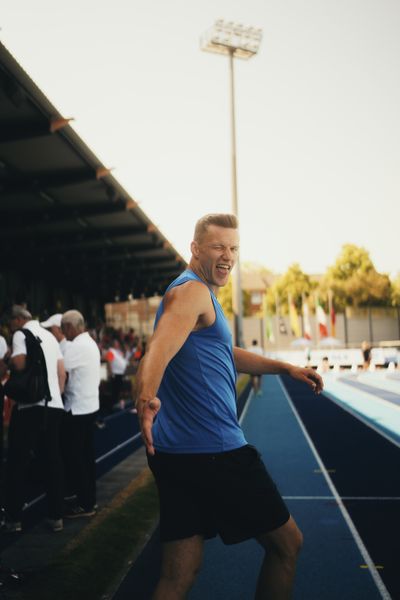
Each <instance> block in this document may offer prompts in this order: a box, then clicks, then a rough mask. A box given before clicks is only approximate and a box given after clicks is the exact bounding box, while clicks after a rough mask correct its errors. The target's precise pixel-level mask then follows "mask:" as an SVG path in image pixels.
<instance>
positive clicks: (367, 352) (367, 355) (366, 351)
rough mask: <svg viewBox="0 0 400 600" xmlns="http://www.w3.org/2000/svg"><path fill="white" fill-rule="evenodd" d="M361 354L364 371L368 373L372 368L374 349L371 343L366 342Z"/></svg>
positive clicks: (363, 344)
mask: <svg viewBox="0 0 400 600" xmlns="http://www.w3.org/2000/svg"><path fill="white" fill-rule="evenodd" d="M361 352H362V355H363V361H364V362H363V369H364V371H368V369H369V368H370V366H371V352H372V348H371V344H370V343H369V342H366V341H364V342H363V343H362V344H361Z"/></svg>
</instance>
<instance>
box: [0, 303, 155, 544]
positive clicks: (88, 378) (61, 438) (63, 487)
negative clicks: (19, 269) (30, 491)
mask: <svg viewBox="0 0 400 600" xmlns="http://www.w3.org/2000/svg"><path fill="white" fill-rule="evenodd" d="M1 327H2V329H1V331H0V415H1V417H0V419H1V422H0V433H1V440H0V452H1V456H0V465H1V467H0V468H1V473H0V476H1V484H2V485H1V490H2V492H1V497H0V506H1V507H2V528H3V530H4V531H7V532H20V531H22V528H23V506H24V504H25V502H26V500H27V498H26V492H27V490H26V480H27V477H26V475H27V472H28V468H30V467H32V465H34V466H35V471H36V472H38V473H40V476H41V481H42V484H43V485H44V488H45V492H46V500H47V517H48V518H47V523H48V525H49V528H50V530H52V531H55V532H56V531H60V530H62V529H63V527H64V518H77V517H91V516H93V515H94V514H95V513H96V510H97V503H96V475H95V457H94V432H95V428H96V426H97V427H100V428H102V427H104V426H105V420H104V418H105V416H106V415H107V414H109V413H111V412H112V411H113V410H115V409H120V408H122V407H124V404H125V401H126V399H127V398H131V395H132V383H133V376H134V374H135V372H136V370H137V366H138V363H139V361H140V358H141V357H142V355H143V354H144V351H145V340H144V339H141V338H139V337H138V336H137V335H136V334H135V331H134V330H133V329H130V330H129V331H128V332H127V333H124V332H123V331H122V330H115V329H113V328H110V327H105V326H104V325H103V324H99V325H98V326H97V327H94V328H92V329H87V327H86V324H85V319H84V316H83V315H82V314H81V313H80V312H79V311H77V310H68V311H67V312H65V313H63V314H61V313H57V314H53V315H51V316H50V317H49V318H47V319H46V320H44V321H39V320H37V319H34V318H33V317H32V314H31V313H30V312H29V310H28V309H27V308H26V306H24V305H14V306H13V307H12V308H11V310H10V311H9V313H8V314H7V315H3V318H2V325H1ZM32 334H33V335H32ZM32 340H33V341H32ZM35 340H39V342H40V343H39V346H40V348H41V352H42V354H41V355H40V356H41V357H42V359H43V365H42V367H43V373H44V374H43V375H42V378H43V379H45V390H46V391H47V392H46V393H44V394H43V397H40V398H39V401H34V402H33V401H32V400H31V398H30V397H28V392H26V394H24V388H22V396H21V394H18V399H16V398H17V394H16V392H15V383H14V387H13V385H12V383H13V382H14V380H15V381H17V383H18V382H19V383H18V385H20V386H21V381H22V379H21V376H20V377H19V379H18V377H17V376H18V374H19V375H21V374H23V373H27V372H28V371H29V368H33V367H32V366H31V363H33V361H34V360H37V356H36V354H35V353H34V346H35V343H37V342H35ZM32 343H33V346H32ZM102 362H103V363H104V364H106V372H107V378H106V379H105V380H104V379H102V377H101V363H102ZM29 385H30V388H32V382H31V383H30V384H29ZM8 390H11V393H10V392H9V391H8ZM13 390H14V392H15V398H13V397H12V392H13ZM29 393H30V392H29ZM40 393H41V392H39V394H40ZM24 395H25V396H26V397H24ZM132 410H134V409H132ZM4 429H5V430H6V432H7V435H6V436H4V438H6V443H5V442H4V440H3V430H4ZM4 456H5V458H6V460H4ZM31 470H32V469H31Z"/></svg>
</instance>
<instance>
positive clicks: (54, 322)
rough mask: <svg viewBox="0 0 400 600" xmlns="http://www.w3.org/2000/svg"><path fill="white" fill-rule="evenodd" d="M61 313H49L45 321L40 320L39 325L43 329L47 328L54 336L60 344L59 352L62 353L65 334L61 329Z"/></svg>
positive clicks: (64, 344)
mask: <svg viewBox="0 0 400 600" xmlns="http://www.w3.org/2000/svg"><path fill="white" fill-rule="evenodd" d="M61 318H62V314H61V313H56V314H55V315H51V317H49V318H48V319H47V320H46V321H41V323H40V324H41V326H42V327H44V328H45V329H48V330H49V331H50V332H51V333H52V334H53V335H54V337H55V338H56V340H57V342H58V343H59V344H60V348H61V352H62V353H64V349H65V346H66V343H67V342H66V339H65V335H64V334H63V332H62V330H61Z"/></svg>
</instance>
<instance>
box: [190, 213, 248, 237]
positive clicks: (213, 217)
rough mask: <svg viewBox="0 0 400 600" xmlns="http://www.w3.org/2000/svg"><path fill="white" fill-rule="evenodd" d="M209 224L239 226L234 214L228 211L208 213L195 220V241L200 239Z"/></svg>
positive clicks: (232, 227) (235, 227)
mask: <svg viewBox="0 0 400 600" xmlns="http://www.w3.org/2000/svg"><path fill="white" fill-rule="evenodd" d="M210 225H217V226H218V227H226V228H227V229H238V227H239V223H238V219H237V217H236V216H235V215H230V214H228V213H211V214H209V215H204V217H201V219H199V220H198V221H197V223H196V227H195V229H194V240H195V241H196V242H200V241H201V238H202V237H203V235H204V234H205V233H207V230H208V228H209V226H210Z"/></svg>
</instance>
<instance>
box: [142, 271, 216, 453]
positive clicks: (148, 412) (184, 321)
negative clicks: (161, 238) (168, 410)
mask: <svg viewBox="0 0 400 600" xmlns="http://www.w3.org/2000/svg"><path fill="white" fill-rule="evenodd" d="M210 303H211V299H210V293H209V292H208V290H207V288H206V287H205V286H204V285H203V284H201V283H199V282H195V281H194V282H188V283H186V284H183V285H182V286H177V287H175V288H173V289H172V290H171V291H170V292H169V293H168V294H167V295H166V296H165V297H164V312H163V314H162V316H161V318H160V320H159V322H158V324H157V328H156V331H155V333H154V335H153V337H152V339H151V341H150V344H149V346H148V349H147V350H146V354H145V355H144V358H143V359H142V361H141V363H140V366H139V369H138V374H137V397H136V408H137V411H138V415H139V422H140V428H141V431H142V437H143V440H144V443H145V445H146V448H147V451H148V452H149V453H150V454H154V447H153V439H152V435H151V428H152V425H153V421H154V417H155V416H156V414H157V412H158V411H159V409H160V401H159V399H158V398H156V394H157V390H158V388H159V387H160V383H161V380H162V377H163V375H164V372H165V369H166V368H167V366H168V363H169V362H170V360H171V359H172V358H173V357H174V356H175V354H176V353H177V352H178V351H179V350H180V348H181V347H182V346H183V344H184V343H185V341H186V339H187V337H188V336H189V334H190V333H191V332H192V331H193V329H195V327H196V324H197V323H198V321H199V319H200V318H201V316H202V315H203V314H204V313H205V312H207V310H209V309H210Z"/></svg>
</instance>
